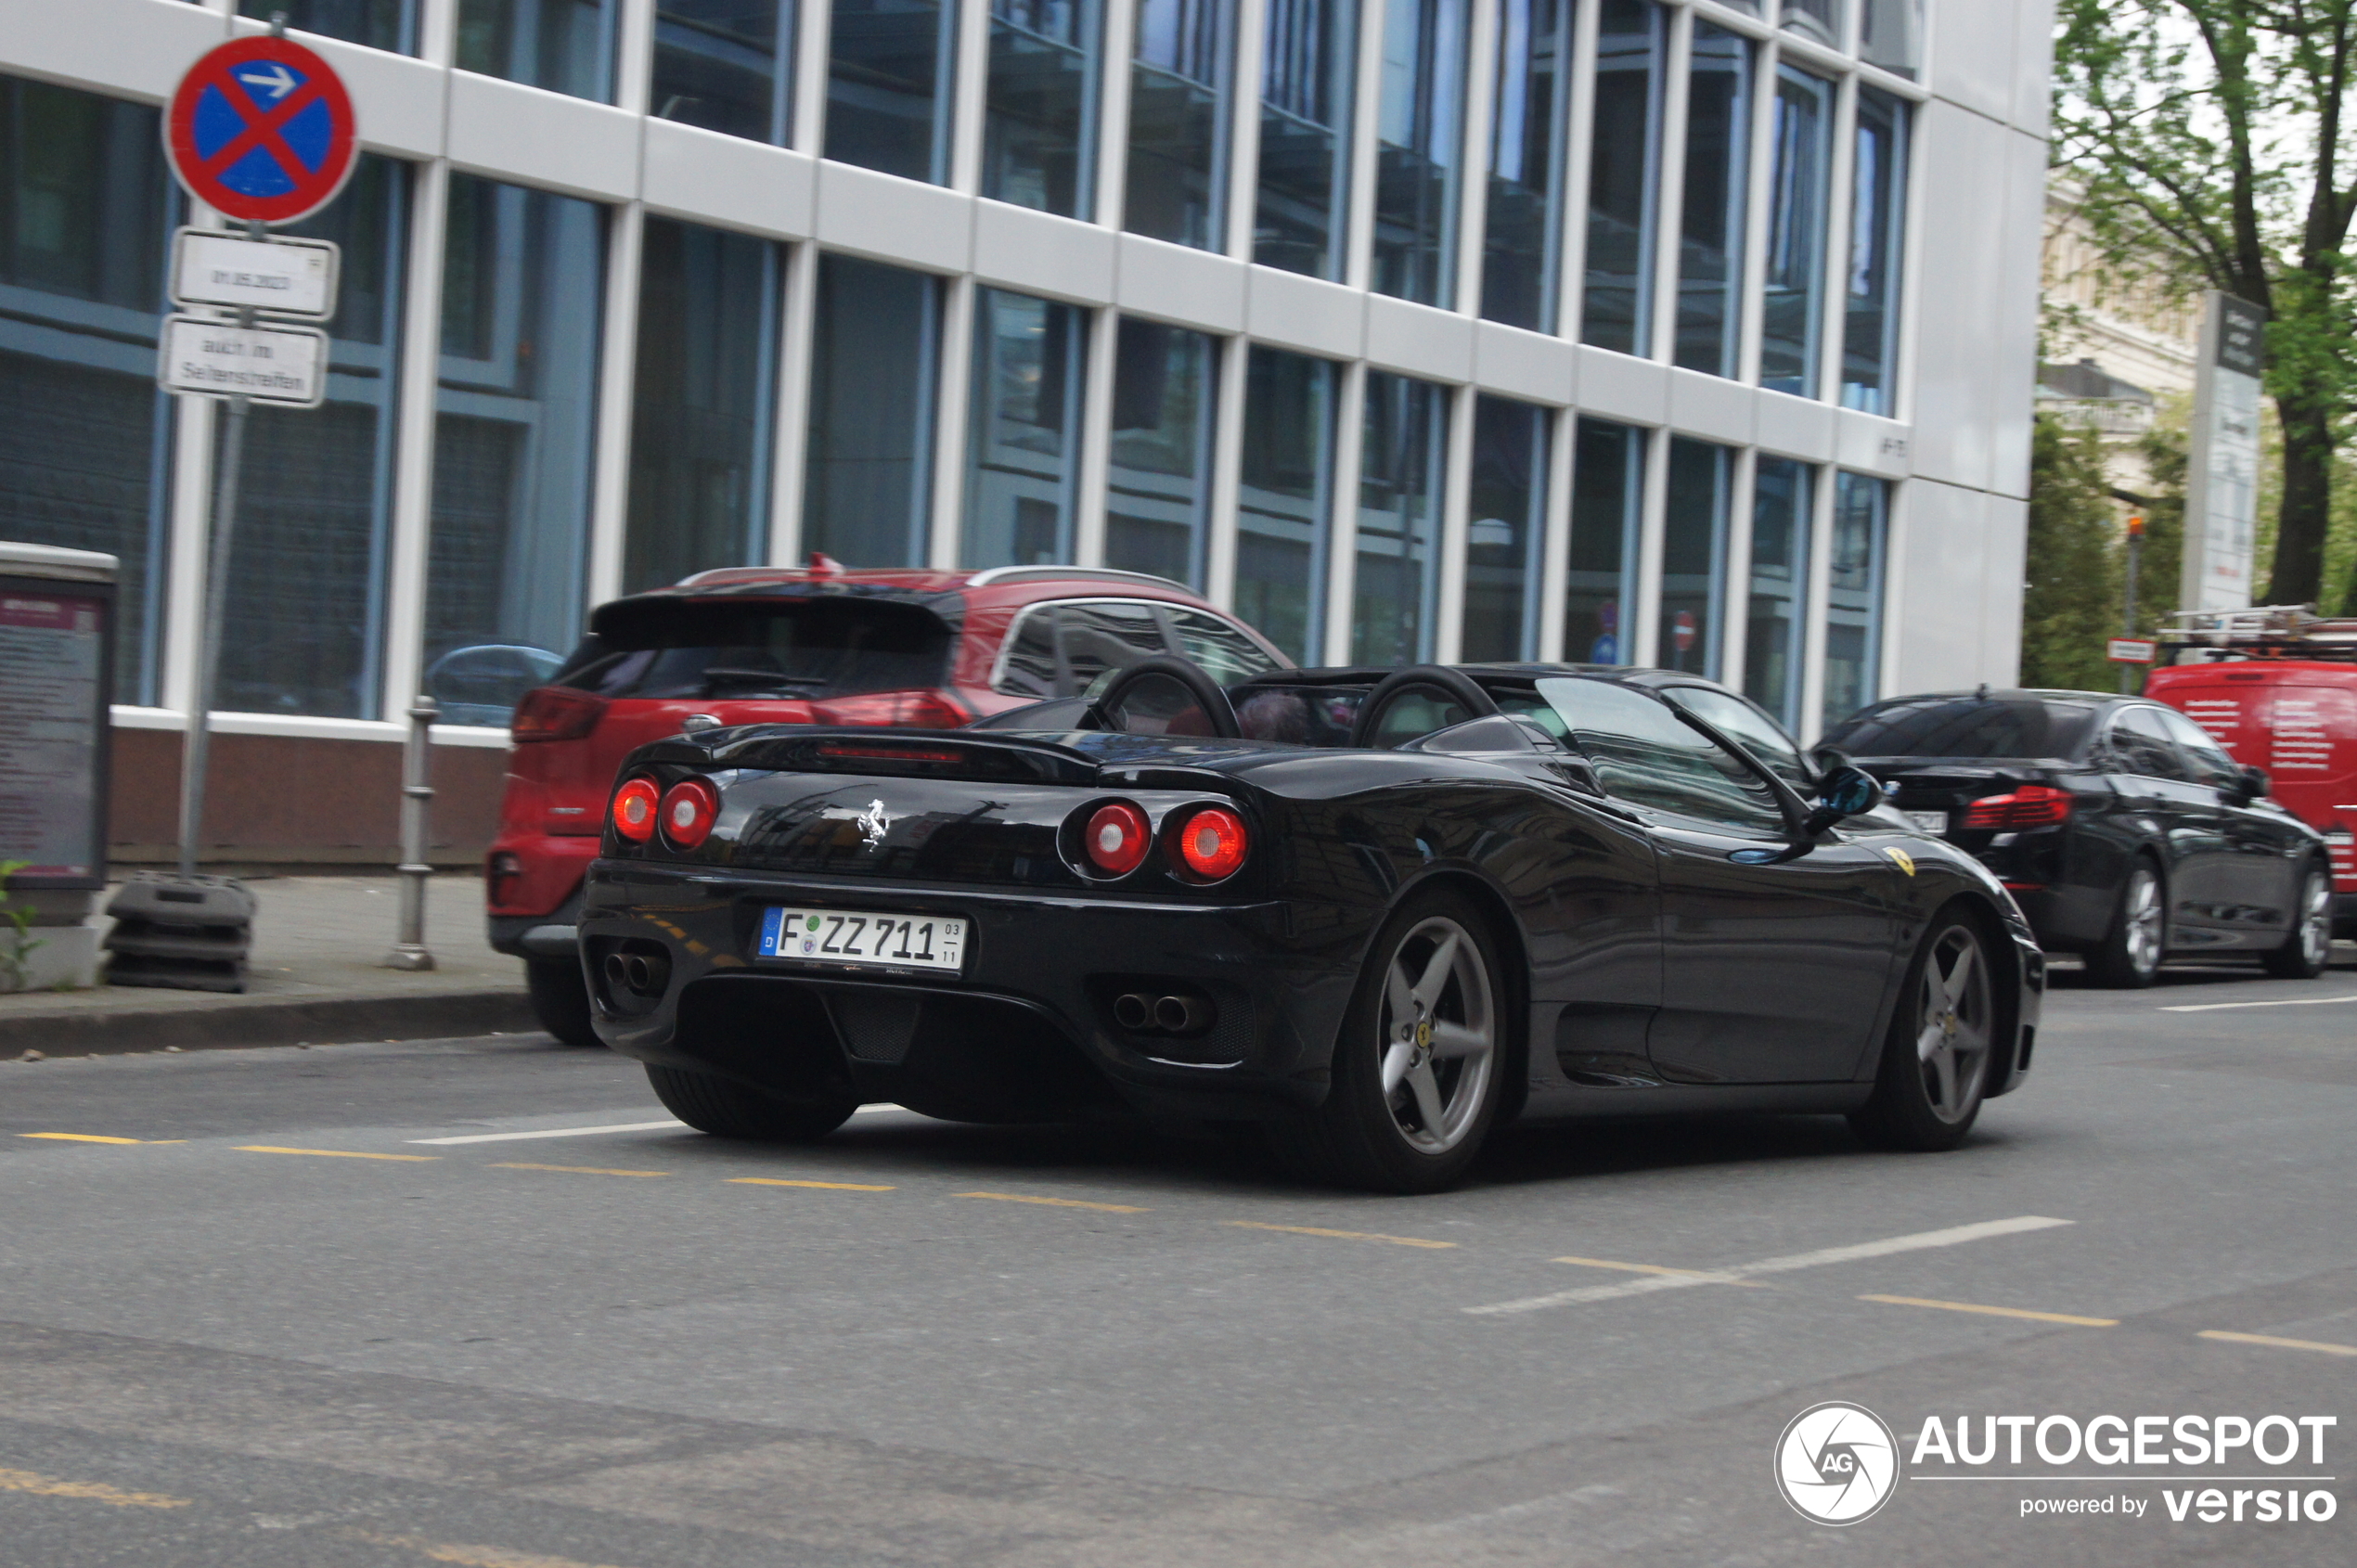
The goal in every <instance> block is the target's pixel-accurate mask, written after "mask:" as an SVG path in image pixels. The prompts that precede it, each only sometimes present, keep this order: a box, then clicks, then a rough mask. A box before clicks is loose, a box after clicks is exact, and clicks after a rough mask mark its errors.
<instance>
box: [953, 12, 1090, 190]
mask: <svg viewBox="0 0 2357 1568" xmlns="http://www.w3.org/2000/svg"><path fill="white" fill-rule="evenodd" d="M1102 16H1103V6H1102V5H1101V0H991V6H990V76H989V81H988V84H987V85H986V86H985V89H984V93H985V102H984V109H983V147H982V194H983V195H985V196H987V197H991V198H993V199H997V200H999V201H1011V202H1013V203H1014V204H1015V205H1016V206H1018V207H1031V208H1036V209H1037V210H1038V211H1040V212H1056V213H1060V214H1062V215H1063V216H1064V217H1067V218H1085V217H1087V216H1088V213H1089V211H1090V208H1091V203H1090V200H1089V198H1090V196H1091V194H1092V192H1091V190H1090V188H1089V187H1090V186H1091V185H1092V183H1093V182H1094V181H1095V179H1096V157H1095V150H1096V133H1095V116H1096V108H1097V61H1098V60H1099V59H1100V58H1101V55H1102V50H1101V47H1100V37H1099V28H1100V26H1101V18H1102Z"/></svg>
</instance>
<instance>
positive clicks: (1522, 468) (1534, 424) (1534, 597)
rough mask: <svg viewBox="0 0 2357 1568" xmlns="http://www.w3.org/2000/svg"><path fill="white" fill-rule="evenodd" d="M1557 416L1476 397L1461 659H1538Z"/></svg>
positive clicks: (1506, 401) (1472, 661) (1508, 401)
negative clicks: (1549, 457)
mask: <svg viewBox="0 0 2357 1568" xmlns="http://www.w3.org/2000/svg"><path fill="white" fill-rule="evenodd" d="M1553 419H1554V416H1553V415H1552V414H1550V413H1549V412H1548V411H1547V410H1546V409H1544V408H1538V407H1534V406H1532V405H1529V404H1527V403H1516V402H1513V400H1512V399H1509V398H1503V397H1490V396H1488V395H1483V396H1480V397H1477V398H1475V400H1474V439H1473V482H1472V497H1471V499H1472V518H1473V521H1471V523H1470V524H1468V525H1467V528H1466V531H1465V619H1464V632H1463V635H1462V637H1461V639H1460V641H1461V643H1462V647H1461V648H1460V649H1459V651H1458V657H1459V658H1460V659H1462V660H1463V661H1464V662H1466V663H1469V664H1475V663H1481V662H1487V661H1492V660H1514V659H1536V658H1538V657H1539V572H1540V561H1541V559H1542V557H1543V555H1544V553H1545V543H1546V535H1547V450H1548V444H1549V443H1548V432H1549V431H1550V430H1551V428H1552V424H1553Z"/></svg>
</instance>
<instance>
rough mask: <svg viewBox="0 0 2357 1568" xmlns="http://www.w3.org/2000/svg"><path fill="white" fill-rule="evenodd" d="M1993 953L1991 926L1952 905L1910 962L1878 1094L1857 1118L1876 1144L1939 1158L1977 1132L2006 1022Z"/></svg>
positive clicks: (1878, 1076)
mask: <svg viewBox="0 0 2357 1568" xmlns="http://www.w3.org/2000/svg"><path fill="white" fill-rule="evenodd" d="M1989 955H1990V940H1989V936H1988V932H1987V931H1986V929H1985V927H1984V926H1983V924H1982V922H1981V921H1980V920H1979V919H1976V918H1975V917H1974V916H1973V915H1972V914H1971V913H1970V912H1969V911H1967V910H1965V909H1964V908H1963V907H1961V906H1957V905H1952V904H1951V905H1950V906H1948V907H1947V908H1945V909H1942V910H1941V911H1940V912H1939V914H1938V916H1937V917H1935V918H1934V919H1933V920H1932V922H1931V924H1930V926H1929V928H1928V929H1927V930H1926V932H1925V935H1924V940H1923V942H1922V944H1921V945H1918V946H1917V947H1916V949H1915V956H1914V958H1913V961H1912V962H1910V963H1909V964H1908V966H1907V982H1906V987H1905V989H1903V990H1902V991H1900V994H1899V1006H1898V1007H1897V1008H1896V1009H1893V1010H1892V1013H1891V1019H1890V1032H1889V1034H1888V1035H1885V1036H1884V1039H1883V1049H1882V1061H1881V1063H1880V1064H1879V1065H1878V1066H1877V1068H1876V1070H1875V1073H1874V1096H1873V1098H1872V1099H1868V1100H1867V1101H1866V1103H1865V1105H1864V1106H1863V1107H1861V1109H1859V1110H1857V1111H1854V1112H1850V1116H1849V1125H1850V1126H1851V1127H1852V1128H1853V1129H1855V1130H1856V1132H1857V1133H1858V1136H1859V1137H1861V1138H1863V1139H1864V1140H1865V1141H1866V1142H1867V1143H1869V1144H1871V1145H1873V1146H1874V1147H1875V1148H1877V1149H1900V1150H1915V1151H1919V1152H1925V1153H1934V1152H1938V1151H1939V1150H1949V1149H1953V1148H1955V1147H1956V1146H1957V1145H1958V1144H1960V1143H1962V1142H1964V1137H1965V1135H1966V1134H1968V1133H1970V1132H1971V1131H1972V1126H1973V1123H1974V1122H1975V1121H1977V1119H1978V1118H1979V1116H1980V1107H1981V1103H1982V1100H1983V1099H1984V1098H1985V1096H1986V1094H1987V1091H1988V1087H1989V1072H1990V1067H1991V1066H1992V1065H1993V1064H1994V1063H1995V1060H1996V1057H1997V1046H1998V1044H1999V1040H1998V1026H1999V1024H2000V1023H2001V1022H2002V1021H2003V1018H2004V1009H2003V1008H2001V1007H2000V1006H1999V1005H1998V991H1997V981H1996V973H1995V971H1994V970H1992V969H1991V968H1990V957H1989Z"/></svg>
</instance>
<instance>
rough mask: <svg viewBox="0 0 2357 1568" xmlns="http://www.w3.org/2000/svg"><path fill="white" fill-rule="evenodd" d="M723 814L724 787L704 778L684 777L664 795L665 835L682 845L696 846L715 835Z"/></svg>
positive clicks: (686, 846) (685, 846)
mask: <svg viewBox="0 0 2357 1568" xmlns="http://www.w3.org/2000/svg"><path fill="white" fill-rule="evenodd" d="M719 816H720V791H719V790H715V789H714V788H713V787H712V786H711V785H709V784H707V783H705V782H704V781H703V780H702V779H701V778H683V779H681V780H680V781H679V782H678V783H676V784H674V785H673V786H672V787H671V789H670V790H669V791H668V792H667V793H665V794H664V796H663V838H664V839H665V840H666V841H667V842H670V843H672V844H674V845H676V847H678V848H680V849H693V848H695V847H696V846H697V845H698V844H700V843H702V842H704V840H706V839H707V838H710V837H711V836H712V825H713V823H714V822H715V820H716V819H717V818H718V817H719Z"/></svg>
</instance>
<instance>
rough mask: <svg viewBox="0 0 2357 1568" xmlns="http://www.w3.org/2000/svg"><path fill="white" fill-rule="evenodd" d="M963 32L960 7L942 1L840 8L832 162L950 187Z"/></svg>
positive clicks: (830, 84) (834, 48) (847, 0)
mask: <svg viewBox="0 0 2357 1568" xmlns="http://www.w3.org/2000/svg"><path fill="white" fill-rule="evenodd" d="M957 28H958V14H957V7H955V6H944V5H941V4H938V3H937V0H834V19H833V24H832V31H831V32H830V33H829V34H828V52H829V59H828V67H827V136H826V156H828V157H829V158H831V159H833V160H834V161H836V162H838V163H857V164H858V165H859V166H860V167H862V168H865V169H878V170H881V171H882V172H883V173H884V174H898V175H900V176H901V177H902V178H903V179H910V180H925V181H929V182H930V183H932V184H934V185H946V184H947V183H948V178H949V114H950V83H951V79H952V77H953V76H954V75H955V72H956V63H957V38H958V35H957Z"/></svg>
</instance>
